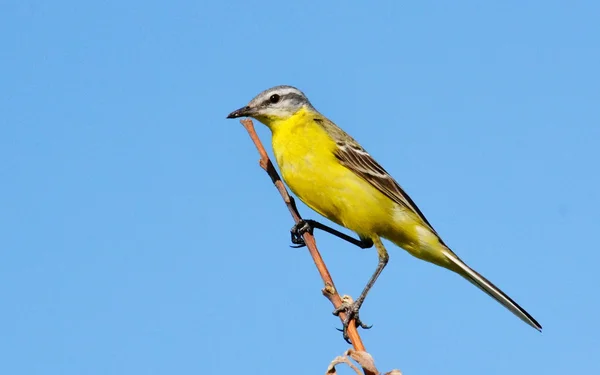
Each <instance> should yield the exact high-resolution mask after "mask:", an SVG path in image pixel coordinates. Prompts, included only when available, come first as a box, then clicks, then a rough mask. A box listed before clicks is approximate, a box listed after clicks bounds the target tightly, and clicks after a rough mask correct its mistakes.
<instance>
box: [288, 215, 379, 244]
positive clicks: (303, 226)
mask: <svg viewBox="0 0 600 375" xmlns="http://www.w3.org/2000/svg"><path fill="white" fill-rule="evenodd" d="M314 229H320V230H322V231H324V232H327V233H330V234H333V235H334V236H336V237H338V238H341V239H342V240H344V241H347V242H350V243H351V244H353V245H356V246H358V247H360V248H361V249H368V248H370V247H372V246H373V241H372V240H371V239H370V238H361V239H360V240H357V239H356V238H353V237H351V236H349V235H347V234H344V233H342V232H340V231H338V230H335V229H333V228H331V227H328V226H327V225H325V224H321V223H319V222H318V221H315V220H300V221H299V222H297V223H296V224H295V225H294V226H293V227H292V229H291V230H290V233H291V235H292V243H293V244H294V245H295V246H292V247H296V248H298V247H303V246H306V244H305V243H304V239H303V238H302V235H303V234H304V233H307V232H308V233H310V234H312V232H313V230H314Z"/></svg>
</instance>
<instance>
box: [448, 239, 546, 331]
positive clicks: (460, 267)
mask: <svg viewBox="0 0 600 375" xmlns="http://www.w3.org/2000/svg"><path fill="white" fill-rule="evenodd" d="M444 255H445V256H446V258H447V259H448V260H449V261H450V262H451V263H452V264H453V265H454V266H456V268H455V270H456V271H458V273H459V274H460V275H461V276H463V277H464V278H465V279H467V280H469V281H470V282H471V283H472V284H473V285H475V286H476V287H478V288H479V289H481V290H483V291H484V292H485V293H487V295H489V296H490V297H492V298H493V299H495V300H496V301H498V302H499V303H500V304H502V306H504V307H506V308H507V309H509V310H510V311H511V312H512V313H513V314H515V315H516V316H517V317H519V318H520V319H521V320H523V321H524V322H525V323H527V324H529V325H530V326H532V327H533V328H535V329H537V330H538V331H540V332H541V331H542V326H541V325H540V324H539V323H538V322H537V321H536V320H535V319H534V318H533V317H532V316H531V315H529V313H528V312H527V311H525V309H524V308H522V307H521V306H519V305H518V304H517V303H516V302H515V301H513V300H512V299H511V298H510V297H509V296H507V295H506V294H505V293H504V292H503V291H501V290H500V289H499V288H498V287H497V286H495V285H494V284H492V283H491V282H490V281H489V280H488V279H486V278H485V277H483V276H481V275H480V274H479V273H477V272H475V270H473V269H472V268H471V267H469V266H467V265H466V264H465V263H464V262H463V261H462V260H460V258H459V257H458V256H457V255H456V254H454V253H453V252H452V251H450V250H448V251H444Z"/></svg>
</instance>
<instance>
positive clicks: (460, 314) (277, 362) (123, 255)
mask: <svg viewBox="0 0 600 375" xmlns="http://www.w3.org/2000/svg"><path fill="white" fill-rule="evenodd" d="M599 12H600V5H599V4H598V3H597V2H592V1H579V2H567V1H530V2H520V1H503V2H477V1H458V2H452V3H449V2H448V3H447V4H440V2H434V1H420V2H412V3H407V2H398V1H381V2H377V3H370V4H356V5H353V4H351V3H348V2H347V1H328V2H302V3H301V4H292V3H288V2H277V1H268V0H265V1H261V2H252V3H251V2H245V1H230V2H218V1H214V2H202V1H179V2H171V3H169V4H168V5H167V3H166V2H156V1H144V2H141V1H131V2H126V3H124V2H122V1H114V0H108V1H104V2H91V3H90V2H87V3H82V2H75V1H61V0H58V1H54V2H51V3H50V2H44V1H39V0H32V1H29V0H28V1H15V0H8V1H6V0H5V1H3V2H2V3H0V45H1V46H2V48H0V68H1V70H2V74H0V160H1V162H0V228H1V229H0V301H1V306H2V308H0V337H1V339H0V373H2V374H12V375H21V374H23V375H37V374H40V375H41V374H43V375H54V374H57V375H58V374H60V375H71V374H73V375H81V374H131V373H139V374H174V373H192V374H193V373H207V374H212V373H217V372H218V371H222V372H230V371H231V370H234V369H235V370H240V369H245V370H244V372H245V373H248V374H271V373H276V372H280V371H281V370H282V369H284V368H285V369H289V371H288V370H286V372H287V373H289V374H307V373H322V372H324V371H325V368H326V366H327V364H328V363H329V361H330V360H331V359H332V358H333V357H334V356H336V355H338V354H340V353H342V352H343V351H344V350H345V349H346V348H347V346H346V344H345V342H344V341H343V340H342V338H341V335H340V334H339V332H337V331H336V330H335V327H339V326H340V323H339V321H338V320H337V318H334V317H333V316H331V315H330V312H331V310H332V308H331V306H330V304H329V302H328V301H327V300H326V299H324V298H323V297H322V296H321V294H320V288H321V282H320V279H319V277H318V274H317V272H316V270H315V269H314V266H313V264H312V262H311V260H310V258H309V256H308V254H307V252H306V250H304V249H299V250H296V249H290V248H289V247H288V244H289V233H288V230H289V228H290V227H291V225H292V221H291V218H290V217H289V214H288V213H287V211H286V209H285V207H284V206H283V205H282V203H281V200H280V198H279V197H278V195H277V193H276V191H275V190H274V188H273V187H272V185H271V183H270V181H269V179H268V177H267V176H266V175H265V174H264V173H263V172H262V171H261V170H260V168H259V167H258V165H257V159H258V155H257V153H256V151H255V149H254V146H253V145H252V143H251V142H250V140H249V138H248V136H247V134H246V133H245V131H244V130H243V128H242V127H241V125H239V123H238V122H237V121H236V120H226V119H225V116H226V115H227V114H228V113H229V112H230V111H232V110H234V109H236V108H238V107H240V106H242V105H245V104H246V103H247V102H248V101H249V100H250V99H251V98H252V97H253V96H254V95H255V94H257V93H258V92H259V91H261V90H263V89H266V88H268V87H270V86H274V85H278V84H291V85H295V86H297V87H299V88H300V89H302V90H303V91H304V92H305V93H306V94H307V95H308V96H309V98H310V99H311V101H312V102H313V104H314V105H315V106H316V107H317V108H318V109H319V110H320V111H322V112H323V113H324V114H325V115H327V116H328V117H329V118H331V119H332V120H333V121H335V122H336V123H338V125H340V126H342V127H343V128H344V129H346V130H347V131H348V132H349V133H350V134H351V135H353V136H354V137H355V138H356V139H357V140H358V141H359V142H361V143H362V145H363V146H364V147H365V148H366V149H367V150H369V151H370V152H371V154H373V155H374V156H375V157H376V158H377V160H378V161H379V162H380V163H381V164H382V165H383V166H384V167H385V168H386V169H387V170H388V171H389V172H390V173H392V174H393V175H394V176H395V177H396V179H398V180H399V181H400V183H401V184H402V185H403V187H404V188H405V189H406V190H407V191H408V192H409V193H410V194H411V196H412V198H413V199H414V200H415V201H416V202H417V204H418V205H419V207H420V208H421V209H422V211H423V212H424V213H425V214H426V215H427V217H428V219H429V220H430V221H431V222H432V224H433V225H434V226H435V228H436V229H437V230H438V232H439V233H440V234H441V235H442V236H443V238H444V240H445V241H446V243H448V244H449V246H451V247H452V248H453V249H454V250H455V251H456V252H457V253H458V254H459V255H460V256H461V257H462V258H463V259H464V260H465V261H467V262H468V263H469V264H470V265H471V266H473V267H474V268H475V269H476V270H478V271H479V272H481V273H482V274H484V275H485V276H486V277H488V278H489V279H491V280H492V281H493V282H494V283H496V284H497V285H499V286H500V287H501V288H502V289H503V290H505V291H506V292H507V293H508V294H509V295H510V296H512V297H513V298H514V299H515V300H516V301H518V302H519V303H520V304H521V305H522V306H523V307H525V308H526V309H527V310H528V311H529V312H530V313H531V314H532V315H533V316H534V317H535V318H536V319H538V320H539V321H540V323H541V324H542V325H543V326H544V333H543V334H539V333H537V332H536V331H535V330H533V329H531V328H530V327H528V326H526V325H525V324H524V323H522V322H521V321H519V320H518V319H516V318H515V317H514V316H512V315H511V314H510V313H509V312H507V311H505V310H504V309H503V308H501V307H500V306H499V305H498V304H496V303H495V302H494V301H493V300H491V299H490V298H488V297H487V296H486V295H484V294H483V293H481V292H480V291H479V290H477V289H476V288H474V287H473V286H472V285H470V284H469V283H467V282H466V281H464V280H462V279H461V278H460V277H458V276H456V275H454V274H452V273H450V272H448V271H446V270H443V269H441V268H437V267H435V266H432V265H429V264H426V263H423V262H421V261H418V260H416V259H415V258H412V257H411V256H410V255H408V254H407V253H406V252H404V251H403V250H401V249H398V248H394V247H393V246H392V245H390V246H389V251H390V255H391V259H390V263H389V266H388V267H387V269H386V270H385V271H384V273H383V275H382V276H381V278H380V280H379V282H378V283H377V284H376V286H375V287H374V289H373V291H372V293H371V294H370V295H369V297H368V298H367V300H366V302H365V305H364V308H363V310H362V318H363V319H364V320H365V321H366V322H367V323H370V324H373V325H374V326H373V329H371V330H370V331H366V332H363V333H362V337H363V339H364V342H365V345H366V347H367V349H368V350H369V351H370V352H371V353H372V354H373V356H374V357H375V359H376V362H377V364H378V366H379V368H380V370H389V369H391V368H395V367H397V368H400V369H401V370H403V371H404V372H405V373H406V374H442V373H443V374H461V375H465V374H507V373H510V374H563V373H586V374H592V373H598V372H600V365H599V362H598V360H597V356H598V355H599V354H600V338H599V337H600V323H599V322H598V316H599V315H600V314H599V310H600V299H599V298H598V286H599V285H600V277H599V276H598V270H597V264H598V263H599V261H600V255H599V254H600V246H599V244H598V241H597V237H598V230H599V229H598V228H599V224H600V195H599V191H600V189H599V185H600V174H599V173H598V170H599V169H598V168H599V167H598V163H599V162H600V110H599V107H598V103H600V91H599V89H598V88H599V87H600V76H599V73H598V67H599V66H600V49H599V48H598V46H599V45H600V32H599V30H598V21H597V15H598V14H599ZM257 125H259V124H257ZM258 129H259V134H260V136H261V137H262V139H263V141H264V142H265V144H266V145H267V146H268V145H269V133H268V131H267V130H266V129H265V128H263V127H259V128H258ZM269 150H270V148H269ZM300 208H301V212H302V213H303V215H304V216H305V217H310V218H317V216H316V214H314V213H312V212H309V210H308V209H307V208H306V207H305V206H301V207H300ZM317 241H318V245H319V247H320V249H321V252H322V253H323V256H324V258H325V260H326V262H327V264H328V266H329V268H330V271H331V273H332V275H333V277H334V280H335V281H336V284H337V286H338V288H339V289H340V291H341V292H342V293H347V294H351V295H354V296H356V295H358V293H359V292H360V290H361V289H362V287H363V285H364V283H365V282H366V280H367V279H368V277H369V276H370V273H371V272H372V271H373V268H374V267H375V265H376V262H377V256H376V253H375V251H373V250H360V249H357V248H354V247H352V246H351V245H348V244H345V243H343V242H340V241H339V240H337V239H335V238H330V237H328V236H326V235H324V234H322V233H318V234H317ZM294 355H300V358H299V360H298V361H293V362H289V359H290V357H293V356H294Z"/></svg>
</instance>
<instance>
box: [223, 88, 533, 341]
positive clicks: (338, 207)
mask: <svg viewBox="0 0 600 375" xmlns="http://www.w3.org/2000/svg"><path fill="white" fill-rule="evenodd" d="M236 117H253V118H255V119H257V120H258V121H260V122H262V123H263V124H265V125H266V126H267V127H268V128H269V129H271V132H272V135H273V136H272V144H273V151H274V153H275V158H276V159H277V164H278V165H279V169H280V170H281V173H282V175H283V179H284V180H285V182H286V183H287V185H288V186H289V188H290V189H291V190H292V191H293V192H294V194H296V196H298V197H299V198H300V199H301V200H302V201H303V202H304V203H306V205H308V206H309V207H310V208H312V209H313V210H315V211H317V212H318V213H319V214H321V215H323V216H325V217H326V218H328V219H329V220H331V221H333V222H335V223H337V224H339V225H342V226H344V227H346V228H348V229H350V230H352V231H354V232H356V233H357V234H358V236H359V237H360V239H361V240H360V241H357V240H354V239H352V240H353V241H352V240H351V242H353V243H355V244H357V245H359V246H361V247H365V248H366V247H371V246H372V245H373V244H374V245H375V248H376V249H377V254H378V256H379V264H378V265H377V268H376V270H375V272H374V273H373V276H372V277H371V278H370V280H369V281H368V283H367V285H366V286H365V288H364V290H363V292H362V293H361V295H360V296H359V297H358V298H357V299H356V301H355V302H354V303H353V304H348V305H345V306H343V307H342V308H341V309H338V310H336V311H334V314H339V312H341V311H345V312H346V313H347V318H346V320H345V321H344V337H345V338H346V339H347V335H346V330H347V327H348V323H349V321H350V320H351V319H353V318H354V319H355V321H356V324H357V325H360V326H362V327H363V328H366V326H365V325H364V324H362V323H361V322H360V319H359V317H358V311H359V309H360V306H361V305H362V303H363V301H364V299H365V297H366V295H367V293H368V292H369V289H370V288H371V287H372V286H373V284H374V283H375V281H376V280H377V277H378V276H379V274H380V273H381V271H382V270H383V268H384V267H385V265H386V264H387V261H388V253H387V251H386V249H385V247H384V246H383V243H382V242H381V238H386V239H388V240H390V241H392V242H393V243H395V244H396V245H398V246H400V247H402V248H403V249H405V250H406V251H408V252H409V253H411V254H412V255H414V256H416V257H417V258H420V259H423V260H426V261H428V262H431V263H434V264H437V265H438V266H442V267H444V268H447V269H449V270H451V271H454V272H456V273H458V274H459V275H461V276H462V277H464V278H465V279H467V280H468V281H470V282H471V283H473V284H474V285H475V286H477V287H478V288H479V289H481V290H483V291H484V292H485V293H487V294H488V295H489V296H490V297H492V298H494V299H495V300H496V301H498V302H499V303H501V304H502V305H503V306H504V307H506V308H507V309H509V310H510V311H512V313H513V314H515V315H516V316H518V317H519V318H521V319H522V320H523V321H524V322H526V323H527V324H529V325H530V326H532V327H533V328H535V329H537V330H539V331H541V329H542V327H541V326H540V324H539V323H538V322H537V321H536V320H535V319H534V318H533V317H532V316H531V315H529V313H527V311H525V310H524V309H523V308H522V307H521V306H519V305H518V304H517V303H516V302H515V301H513V300H512V299H511V298H510V297H509V296H507V295H506V294H505V293H504V292H502V291H501V290H500V289H499V288H498V287H496V286H495V285H494V284H492V283H491V282H490V281H488V280H487V279H486V278H484V277H483V276H481V275H480V274H479V273H477V272H475V271H474V270H473V269H471V268H470V267H469V266H467V265H466V264H465V263H464V262H463V261H462V260H461V259H460V258H459V257H458V256H457V255H456V254H455V253H454V252H453V251H452V250H450V249H449V248H448V247H447V246H446V244H444V242H443V241H442V239H441V238H440V236H439V234H438V233H437V232H436V231H435V229H433V227H432V226H431V224H430V223H429V221H427V219H426V218H425V216H424V215H423V213H422V212H421V211H420V210H419V208H418V207H417V205H416V204H415V203H414V202H413V201H412V199H411V198H410V197H409V196H408V195H407V194H406V193H405V192H404V190H403V189H402V188H401V187H400V185H399V184H398V183H397V182H396V181H395V180H394V179H393V178H392V176H390V175H389V174H388V173H387V172H386V171H385V169H383V168H382V167H381V165H379V163H377V162H376V161H375V160H374V159H373V158H372V157H371V155H369V154H368V153H367V152H366V151H365V150H364V149H363V148H362V147H361V146H360V145H359V144H358V143H357V142H356V141H355V140H354V139H353V138H352V137H350V136H349V135H348V134H346V132H344V131H343V130H342V129H340V128H339V127H338V126H337V125H335V124H334V123H333V122H331V121H330V120H329V119H327V118H326V117H325V116H323V115H322V114H321V113H319V112H318V111H317V110H316V109H315V108H314V107H313V106H312V105H311V103H310V102H309V101H308V99H307V98H306V96H305V95H304V94H303V93H302V92H301V91H300V90H298V89H296V88H295V87H291V86H276V87H273V88H270V89H268V90H265V91H263V92H261V93H260V94H258V95H257V96H256V97H255V98H254V99H252V101H250V103H249V104H248V105H247V106H245V107H243V108H240V109H238V110H236V111H233V112H232V113H230V114H229V116H227V118H236ZM308 222H309V224H310V225H312V226H313V227H319V228H321V229H326V228H327V229H330V228H328V227H325V226H323V225H322V224H319V223H317V222H314V221H308ZM301 224H305V223H301ZM310 229H311V228H310V227H309V226H307V225H303V226H302V227H298V226H296V227H295V228H294V229H293V230H295V232H296V233H293V235H292V238H293V239H295V241H294V242H296V243H298V242H299V238H300V235H301V234H302V231H306V230H310ZM327 229H326V230H327ZM327 231H329V232H330V233H331V232H335V233H338V234H339V232H336V231H335V230H327ZM335 233H334V234H335ZM294 234H295V236H294ZM342 236H343V237H345V238H346V239H348V238H351V237H349V236H344V235H342Z"/></svg>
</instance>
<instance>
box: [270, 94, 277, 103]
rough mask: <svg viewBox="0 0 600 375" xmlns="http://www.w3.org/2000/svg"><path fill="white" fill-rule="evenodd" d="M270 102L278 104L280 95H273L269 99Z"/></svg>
mask: <svg viewBox="0 0 600 375" xmlns="http://www.w3.org/2000/svg"><path fill="white" fill-rule="evenodd" d="M269 101H270V102H271V103H273V104H275V103H277V102H278V101H279V95H277V94H273V95H271V97H270V98H269Z"/></svg>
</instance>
